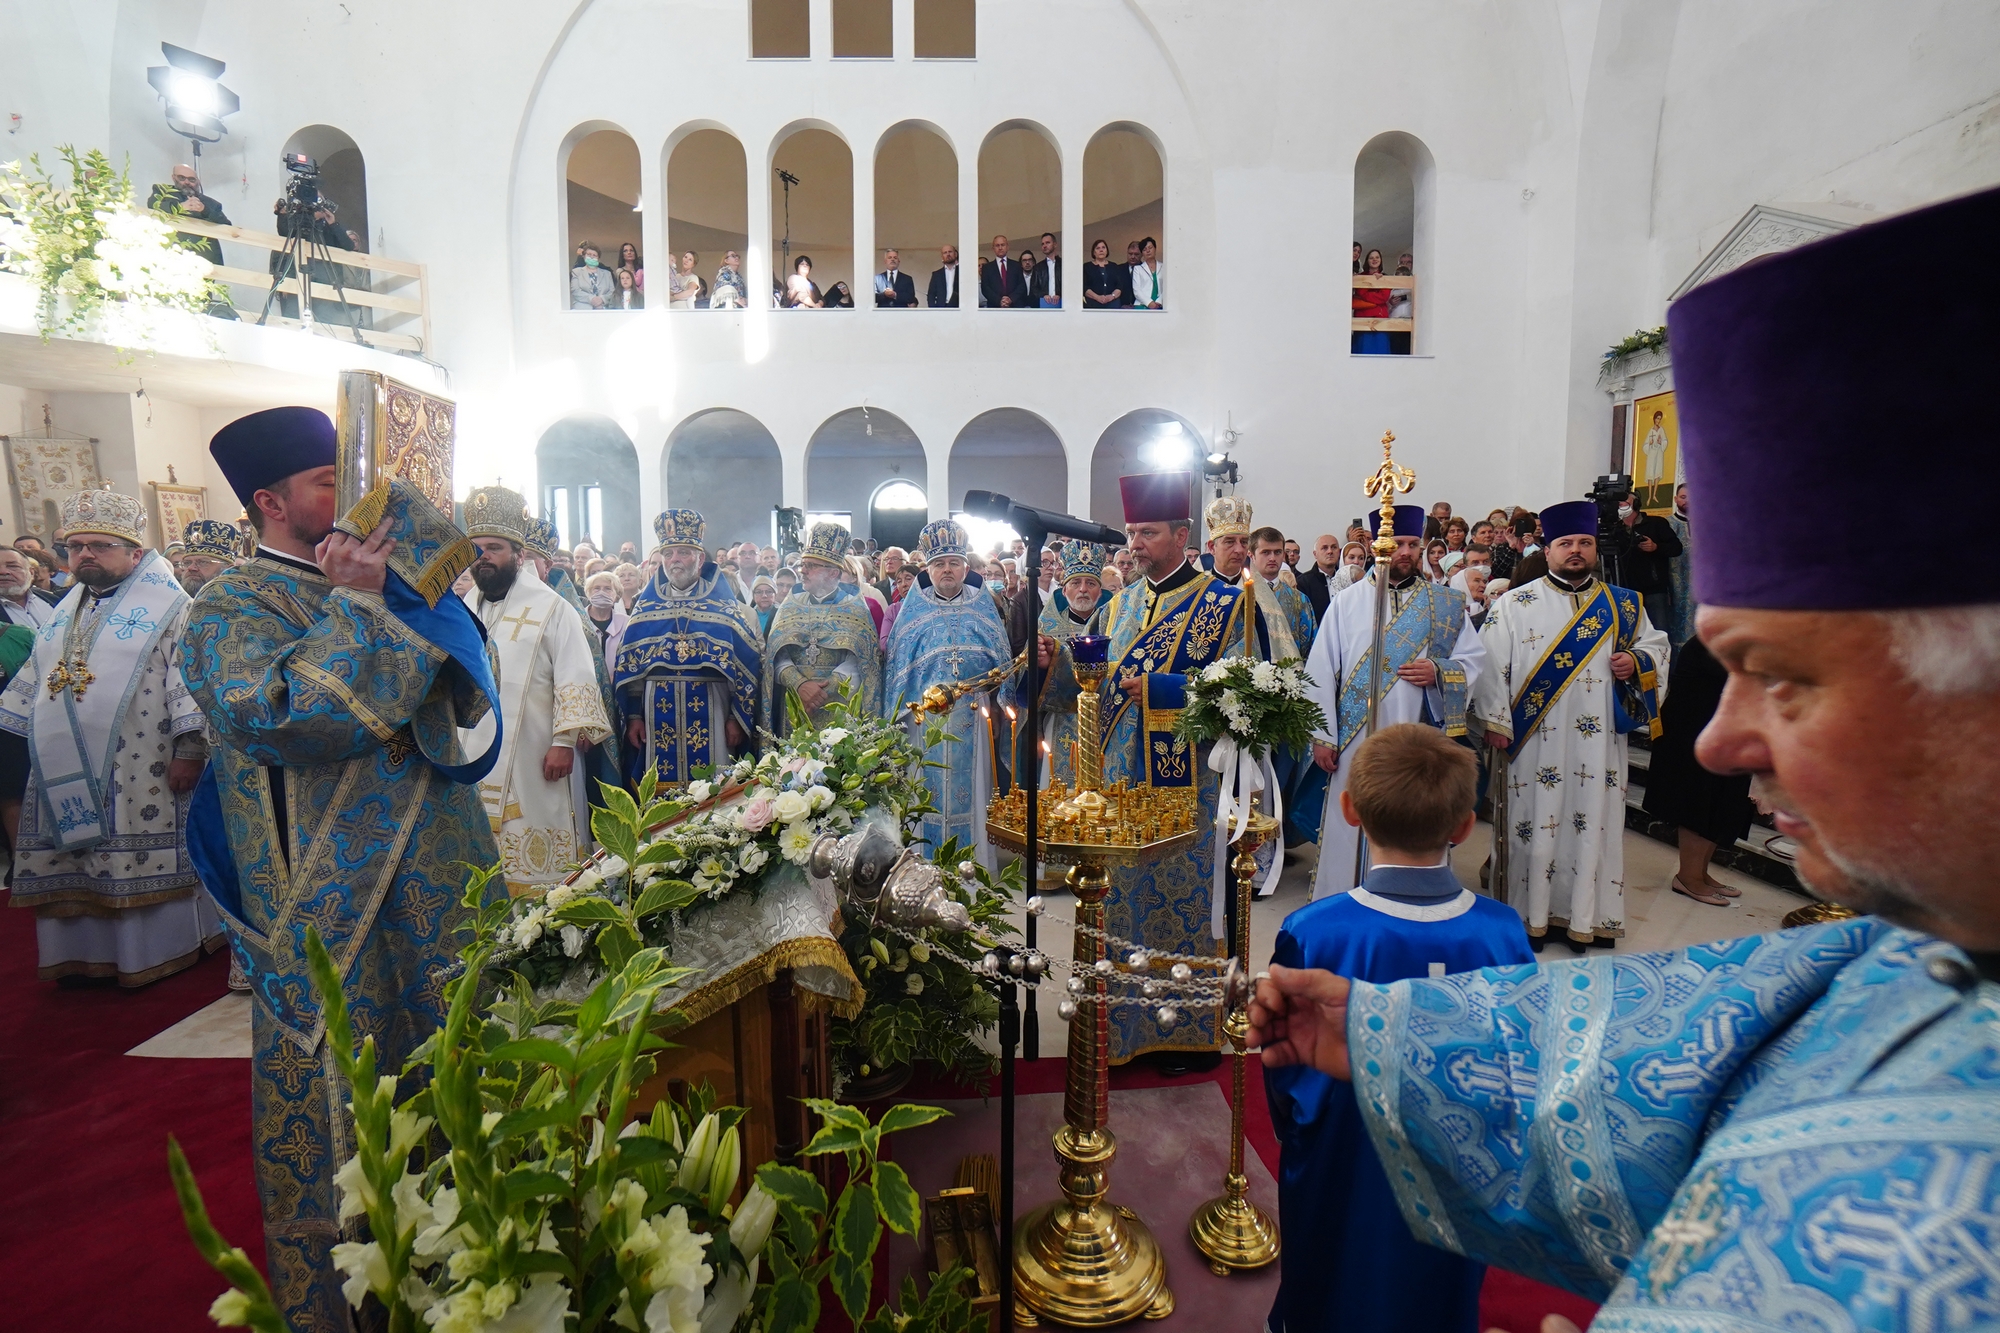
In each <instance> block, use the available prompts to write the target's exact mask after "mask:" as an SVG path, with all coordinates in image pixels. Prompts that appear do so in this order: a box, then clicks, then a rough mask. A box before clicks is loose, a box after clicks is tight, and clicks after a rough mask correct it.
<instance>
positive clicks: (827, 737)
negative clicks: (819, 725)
mask: <svg viewBox="0 0 2000 1333" xmlns="http://www.w3.org/2000/svg"><path fill="white" fill-rule="evenodd" d="M847 737H848V730H847V728H846V727H828V728H827V729H826V730H825V731H822V732H821V733H820V734H819V738H820V741H821V743H822V744H825V745H838V744H840V743H841V742H842V741H844V740H846V739H847Z"/></svg>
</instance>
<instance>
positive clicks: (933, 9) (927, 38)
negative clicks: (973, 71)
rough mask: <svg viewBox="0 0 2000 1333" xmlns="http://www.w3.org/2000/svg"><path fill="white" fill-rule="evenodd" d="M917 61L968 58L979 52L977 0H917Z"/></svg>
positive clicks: (915, 35)
mask: <svg viewBox="0 0 2000 1333" xmlns="http://www.w3.org/2000/svg"><path fill="white" fill-rule="evenodd" d="M913 17H914V20H915V24H916V32H915V33H914V34H913V36H914V37H915V39H916V41H915V47H916V56H917V59H919V60H971V59H972V58H973V57H975V56H977V55H978V54H979V43H978V36H979V23H978V17H979V13H978V0H916V13H915V15H914V16H913Z"/></svg>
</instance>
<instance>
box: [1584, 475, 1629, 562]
mask: <svg viewBox="0 0 2000 1333" xmlns="http://www.w3.org/2000/svg"><path fill="white" fill-rule="evenodd" d="M1631 493H1632V477H1631V474H1629V473H1625V472H1607V473H1606V474H1604V475H1603V476H1601V477H1599V478H1598V479H1597V480H1596V481H1594V482H1592V483H1591V485H1590V495H1589V496H1588V499H1589V500H1590V502H1591V504H1593V505H1595V506H1596V507H1597V571H1598V575H1599V577H1601V578H1602V579H1603V580H1604V581H1605V582H1606V583H1615V584H1618V585H1620V586H1621V587H1622V586H1625V578H1624V563H1625V558H1626V557H1627V556H1628V555H1630V554H1631V551H1632V547H1633V536H1632V529H1631V528H1629V527H1627V526H1626V524H1625V520H1624V519H1622V518H1620V517H1618V506H1619V503H1620V502H1621V501H1623V500H1624V499H1625V497H1626V496H1628V495H1630V494H1631Z"/></svg>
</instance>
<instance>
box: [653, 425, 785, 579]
mask: <svg viewBox="0 0 2000 1333" xmlns="http://www.w3.org/2000/svg"><path fill="white" fill-rule="evenodd" d="M663 457H664V468H663V470H664V471H665V473H666V477H667V503H668V504H669V505H672V506H674V507H676V508H685V509H699V510H700V511H701V515H702V517H703V518H705V519H707V520H708V536H709V543H708V544H709V545H710V546H711V547H713V546H719V545H721V544H722V543H724V542H746V541H754V542H756V543H757V544H758V545H760V546H768V545H770V544H771V541H772V538H773V534H772V530H771V511H772V510H774V509H776V508H777V507H778V506H779V505H781V504H783V503H784V502H785V465H784V460H783V458H781V457H780V456H779V453H778V442H777V440H776V439H774V438H772V435H771V432H770V431H768V430H766V429H765V428H764V423H763V422H761V421H759V420H757V418H755V417H753V416H751V415H750V414H749V413H748V412H738V411H737V410H735V409H734V408H729V407H718V408H712V409H710V410H708V411H705V412H697V413H695V414H694V415H693V416H691V417H689V418H688V419H687V420H685V421H683V422H681V424H680V425H678V426H676V427H674V431H673V434H671V435H669V436H668V437H667V444H666V448H665V451H664V454H663Z"/></svg>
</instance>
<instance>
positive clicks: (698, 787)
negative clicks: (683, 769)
mask: <svg viewBox="0 0 2000 1333" xmlns="http://www.w3.org/2000/svg"><path fill="white" fill-rule="evenodd" d="M713 795H715V786H714V784H713V783H710V782H708V781H706V780H704V779H702V778H696V779H695V780H694V781H693V782H690V783H688V799H689V800H690V801H705V800H707V799H708V798H709V797H711V796H713Z"/></svg>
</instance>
